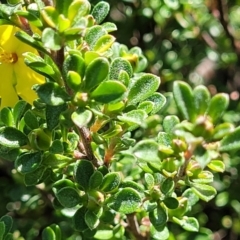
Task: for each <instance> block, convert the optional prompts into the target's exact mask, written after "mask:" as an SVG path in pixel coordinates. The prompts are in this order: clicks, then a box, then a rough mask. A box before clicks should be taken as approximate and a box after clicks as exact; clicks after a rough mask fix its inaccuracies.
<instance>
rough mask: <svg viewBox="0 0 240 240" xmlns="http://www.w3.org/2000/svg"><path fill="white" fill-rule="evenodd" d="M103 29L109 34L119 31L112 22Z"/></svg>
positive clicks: (104, 24) (107, 23)
mask: <svg viewBox="0 0 240 240" xmlns="http://www.w3.org/2000/svg"><path fill="white" fill-rule="evenodd" d="M102 27H103V28H104V29H105V30H106V31H107V32H108V33H109V32H113V31H116V30H117V26H116V24H115V23H112V22H105V23H103V24H102Z"/></svg>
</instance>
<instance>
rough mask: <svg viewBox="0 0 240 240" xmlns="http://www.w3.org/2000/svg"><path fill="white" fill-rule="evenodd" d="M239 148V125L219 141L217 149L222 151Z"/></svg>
mask: <svg viewBox="0 0 240 240" xmlns="http://www.w3.org/2000/svg"><path fill="white" fill-rule="evenodd" d="M239 149H240V127H237V128H236V129H235V130H234V131H233V132H231V133H229V134H228V135H227V136H225V137H224V138H223V139H222V140H221V141H220V147H219V150H220V151H222V152H228V151H236V150H239Z"/></svg>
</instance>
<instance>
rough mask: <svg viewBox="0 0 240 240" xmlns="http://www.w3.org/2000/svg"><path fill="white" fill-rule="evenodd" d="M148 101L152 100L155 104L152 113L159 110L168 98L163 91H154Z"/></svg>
mask: <svg viewBox="0 0 240 240" xmlns="http://www.w3.org/2000/svg"><path fill="white" fill-rule="evenodd" d="M146 101H151V102H152V103H153V104H154V107H153V110H152V112H151V114H155V113H157V112H159V111H160V110H161V109H162V108H163V106H164V105H165V104H166V101H167V100H166V98H165V97H164V96H163V95H162V94H161V93H158V92H156V93H153V94H152V95H151V96H150V97H148V98H147V99H146Z"/></svg>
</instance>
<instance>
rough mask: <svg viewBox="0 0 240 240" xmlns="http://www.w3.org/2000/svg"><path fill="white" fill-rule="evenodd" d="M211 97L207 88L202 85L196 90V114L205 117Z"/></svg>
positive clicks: (194, 96)
mask: <svg viewBox="0 0 240 240" xmlns="http://www.w3.org/2000/svg"><path fill="white" fill-rule="evenodd" d="M210 97H211V96H210V93H209V91H208V89H207V87H205V86H203V85H200V86H197V87H195V88H194V90H193V101H194V107H195V110H196V113H197V114H198V115H204V113H205V112H206V110H207V108H208V105H209V102H210Z"/></svg>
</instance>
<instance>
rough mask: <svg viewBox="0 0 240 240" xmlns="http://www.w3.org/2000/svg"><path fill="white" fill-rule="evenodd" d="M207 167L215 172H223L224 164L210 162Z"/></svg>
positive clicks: (214, 161) (219, 161)
mask: <svg viewBox="0 0 240 240" xmlns="http://www.w3.org/2000/svg"><path fill="white" fill-rule="evenodd" d="M207 166H208V168H210V169H211V170H213V171H215V172H224V171H225V164H224V163H223V161H221V160H212V161H211V162H210V163H209V164H208V165H207Z"/></svg>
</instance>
